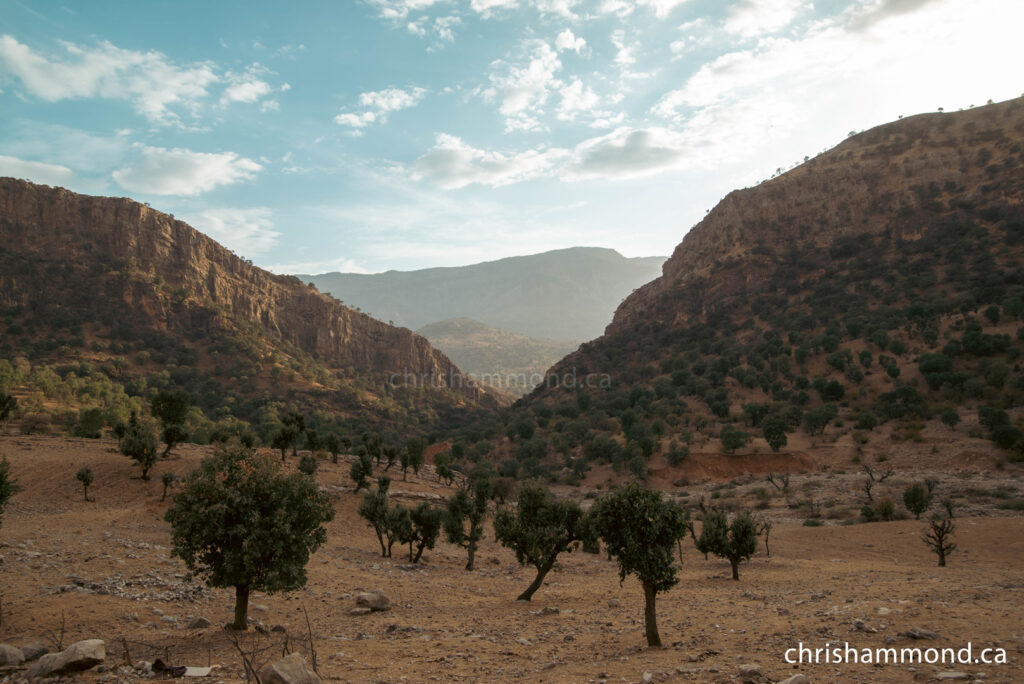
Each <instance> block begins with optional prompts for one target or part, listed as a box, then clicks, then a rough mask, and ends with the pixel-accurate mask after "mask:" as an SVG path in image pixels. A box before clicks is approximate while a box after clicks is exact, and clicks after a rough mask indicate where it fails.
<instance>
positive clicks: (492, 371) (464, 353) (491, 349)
mask: <svg viewBox="0 0 1024 684" xmlns="http://www.w3.org/2000/svg"><path fill="white" fill-rule="evenodd" d="M416 333H417V334H419V335H423V337H426V338H427V339H428V340H430V343H431V344H432V345H434V346H435V347H437V348H438V349H440V350H442V351H443V352H444V353H445V354H447V355H448V356H449V357H451V359H452V361H454V362H455V363H456V364H458V366H459V368H461V369H462V371H463V372H464V373H467V374H469V375H471V376H472V377H474V378H476V379H477V380H478V381H479V382H480V383H481V384H483V385H486V386H488V387H494V388H496V389H498V390H501V391H503V392H507V393H509V394H511V395H513V396H516V397H518V396H521V395H523V394H525V393H526V392H529V391H530V390H532V389H533V388H534V387H535V386H536V385H538V384H539V383H540V382H541V381H542V380H543V377H544V372H545V371H546V370H547V369H548V368H550V367H551V365H552V364H554V363H555V362H556V361H558V360H559V359H561V358H562V357H563V356H565V355H566V354H568V353H569V352H571V351H573V350H574V349H576V347H577V346H578V344H577V343H576V342H571V341H565V340H545V339H540V338H536V337H527V336H526V335H519V334H516V333H510V332H508V331H506V330H499V329H498V328H492V327H490V326H486V325H484V324H483V323H480V322H479V321H474V320H472V319H470V318H453V319H450V320H447V321H439V322H437V323H431V324H429V325H425V326H423V327H422V328H420V329H419V330H417V331H416Z"/></svg>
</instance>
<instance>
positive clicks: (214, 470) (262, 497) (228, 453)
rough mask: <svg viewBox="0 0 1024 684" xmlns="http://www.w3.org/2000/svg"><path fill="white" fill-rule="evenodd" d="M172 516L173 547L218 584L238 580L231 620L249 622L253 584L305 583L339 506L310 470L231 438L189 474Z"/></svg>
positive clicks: (288, 586)
mask: <svg viewBox="0 0 1024 684" xmlns="http://www.w3.org/2000/svg"><path fill="white" fill-rule="evenodd" d="M164 517H165V519H166V520H167V521H168V522H169V523H170V524H171V529H172V537H171V545H172V553H173V554H174V555H175V556H178V557H179V558H181V559H182V560H183V561H184V562H185V565H186V567H188V569H189V570H190V571H191V572H193V573H195V574H197V575H199V576H201V577H203V578H205V580H206V583H207V584H209V585H210V586H212V587H234V588H235V619H234V622H233V623H232V625H231V627H232V628H233V629H245V628H246V614H247V610H248V605H249V592H250V591H252V590H253V589H255V590H258V591H267V592H275V591H290V590H293V589H298V588H299V587H301V586H303V585H305V583H306V564H307V563H308V561H309V556H310V554H311V553H313V552H314V551H316V549H318V548H319V547H320V545H321V544H323V543H324V541H325V540H326V539H327V532H326V530H324V527H323V526H324V524H325V523H327V522H329V521H330V520H332V519H333V518H334V506H333V504H332V501H331V497H330V496H329V495H327V494H326V493H324V492H321V491H320V490H319V488H318V487H317V486H316V483H315V482H313V481H312V480H311V479H310V478H308V477H306V476H305V475H302V474H299V473H293V474H291V475H284V474H283V473H282V472H281V467H280V465H279V464H278V463H277V462H275V461H274V459H272V458H269V457H267V456H264V455H260V454H259V453H258V452H255V451H253V450H252V449H249V448H246V447H243V446H241V445H236V444H231V445H225V446H222V447H218V449H217V450H216V451H215V452H214V454H213V456H210V457H209V458H206V459H203V461H202V462H201V463H200V464H199V467H198V468H197V469H196V470H193V471H192V472H191V473H189V474H188V475H187V476H186V478H185V482H184V486H183V487H182V490H181V491H180V492H178V494H176V495H175V497H174V503H173V504H172V505H171V507H170V508H169V509H168V510H167V513H166V515H165V516H164Z"/></svg>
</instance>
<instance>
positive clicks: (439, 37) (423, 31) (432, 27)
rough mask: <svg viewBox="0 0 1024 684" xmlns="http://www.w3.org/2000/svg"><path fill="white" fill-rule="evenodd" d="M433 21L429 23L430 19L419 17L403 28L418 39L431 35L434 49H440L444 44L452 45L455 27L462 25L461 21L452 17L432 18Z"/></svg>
mask: <svg viewBox="0 0 1024 684" xmlns="http://www.w3.org/2000/svg"><path fill="white" fill-rule="evenodd" d="M433 19H434V21H433V22H431V21H430V17H420V18H419V19H417V20H415V21H410V22H409V23H408V24H406V25H405V28H406V30H407V31H408V32H409V33H411V34H412V35H414V36H419V37H420V38H426V37H427V36H430V35H433V37H434V38H435V42H434V47H440V46H442V45H443V44H444V43H454V42H455V27H456V26H459V25H460V24H462V19H461V18H459V17H457V16H454V15H452V16H445V17H434V18H433Z"/></svg>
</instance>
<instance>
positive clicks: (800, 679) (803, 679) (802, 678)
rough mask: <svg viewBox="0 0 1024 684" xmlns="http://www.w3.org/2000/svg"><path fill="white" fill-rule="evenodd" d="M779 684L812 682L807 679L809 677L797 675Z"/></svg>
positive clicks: (805, 683) (809, 683)
mask: <svg viewBox="0 0 1024 684" xmlns="http://www.w3.org/2000/svg"><path fill="white" fill-rule="evenodd" d="M778 684H811V680H810V679H808V678H807V675H802V674H795V675H793V676H792V677H787V678H786V679H783V680H782V681H781V682H779V683H778Z"/></svg>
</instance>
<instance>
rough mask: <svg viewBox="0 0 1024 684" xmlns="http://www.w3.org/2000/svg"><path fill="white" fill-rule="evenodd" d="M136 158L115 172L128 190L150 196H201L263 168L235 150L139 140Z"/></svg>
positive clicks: (117, 178) (116, 178)
mask: <svg viewBox="0 0 1024 684" xmlns="http://www.w3.org/2000/svg"><path fill="white" fill-rule="evenodd" d="M133 147H134V149H135V152H136V159H134V160H133V161H130V162H129V163H128V165H126V166H122V167H121V168H119V169H117V170H116V171H114V173H113V177H114V180H115V181H117V183H118V184H119V185H120V186H121V187H123V188H124V189H126V190H129V191H131V192H138V193H143V194H148V195H198V194H200V193H202V192H206V191H208V190H212V189H213V188H215V187H217V186H219V185H231V184H232V183H237V182H238V181H243V180H250V179H252V178H253V177H254V176H255V175H256V172H257V171H259V170H260V169H262V168H263V167H262V166H261V165H260V164H258V163H256V162H254V161H253V160H251V159H248V158H246V157H240V156H239V155H237V154H236V153H234V152H223V153H219V154H218V153H208V152H193V151H191V150H186V149H182V148H175V149H166V148H163V147H149V146H147V145H142V144H140V143H136V144H135V145H134V146H133Z"/></svg>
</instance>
